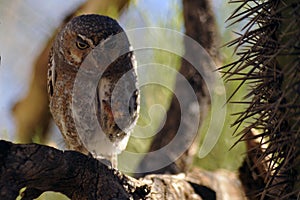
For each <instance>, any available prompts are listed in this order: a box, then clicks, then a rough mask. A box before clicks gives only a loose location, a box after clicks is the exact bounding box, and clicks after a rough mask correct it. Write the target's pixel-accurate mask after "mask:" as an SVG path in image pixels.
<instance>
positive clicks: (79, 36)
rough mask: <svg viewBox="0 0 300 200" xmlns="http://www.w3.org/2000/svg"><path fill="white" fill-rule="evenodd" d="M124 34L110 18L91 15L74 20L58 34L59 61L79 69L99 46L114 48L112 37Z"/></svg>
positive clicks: (56, 44)
mask: <svg viewBox="0 0 300 200" xmlns="http://www.w3.org/2000/svg"><path fill="white" fill-rule="evenodd" d="M121 32H124V31H123V29H122V28H121V26H120V25H119V24H118V22H117V21H116V20H114V19H112V18H110V17H107V16H101V15H95V14H89V15H81V16H78V17H75V18H73V19H72V20H71V21H70V22H68V23H67V24H66V26H65V27H64V28H63V29H62V30H61V31H60V33H59V34H58V36H57V38H56V40H55V43H54V45H55V46H56V48H54V49H57V50H58V51H59V52H55V53H57V54H58V56H59V58H60V59H59V60H64V62H66V63H68V64H69V65H71V66H73V67H75V68H79V67H80V65H81V64H82V62H83V60H84V59H85V58H86V56H87V55H88V54H89V53H90V52H91V51H92V50H93V49H94V48H95V47H96V46H98V45H101V46H103V47H104V48H105V47H106V48H107V47H110V48H114V45H115V42H114V41H112V39H111V38H112V36H113V35H116V34H118V33H121Z"/></svg>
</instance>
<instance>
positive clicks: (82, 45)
mask: <svg viewBox="0 0 300 200" xmlns="http://www.w3.org/2000/svg"><path fill="white" fill-rule="evenodd" d="M76 46H77V48H78V49H81V50H83V49H86V48H89V47H90V45H89V44H87V43H86V42H83V41H77V42H76Z"/></svg>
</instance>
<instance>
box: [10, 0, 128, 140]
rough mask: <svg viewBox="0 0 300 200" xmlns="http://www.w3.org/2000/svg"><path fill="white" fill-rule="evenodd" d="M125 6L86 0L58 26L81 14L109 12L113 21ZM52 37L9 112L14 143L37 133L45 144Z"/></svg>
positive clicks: (119, 0) (122, 0) (114, 0)
mask: <svg viewBox="0 0 300 200" xmlns="http://www.w3.org/2000/svg"><path fill="white" fill-rule="evenodd" d="M128 4H129V0H102V1H98V0H90V1H87V2H86V3H84V4H82V5H81V6H80V7H79V8H77V9H76V10H74V11H73V12H72V13H70V14H68V15H67V16H66V17H65V19H64V20H63V22H62V24H61V26H63V25H64V24H65V23H67V22H68V21H69V20H70V18H72V17H74V16H76V15H78V14H83V13H100V14H103V15H108V14H109V12H111V11H113V13H112V15H113V17H117V16H119V15H120V14H121V12H122V10H123V9H124V8H125V7H127V6H128ZM56 33H57V30H56V31H54V33H53V36H52V37H51V38H50V39H49V41H48V42H47V43H46V45H45V47H44V49H43V50H41V54H39V55H38V56H37V59H36V61H35V63H34V66H33V73H32V78H31V82H30V85H29V89H28V92H27V94H26V95H25V97H24V98H23V99H21V100H20V101H18V102H17V103H16V104H15V105H14V106H13V108H12V113H13V116H14V118H15V122H16V135H17V140H18V141H19V142H22V143H29V142H32V138H33V137H34V136H35V135H36V134H37V133H38V134H39V138H40V140H41V142H45V140H46V133H47V130H48V126H49V122H50V119H51V115H50V113H49V108H48V104H49V102H48V95H47V82H46V81H47V65H48V56H49V51H50V48H51V45H52V41H53V38H54V36H55V35H56ZM28 113H30V114H28Z"/></svg>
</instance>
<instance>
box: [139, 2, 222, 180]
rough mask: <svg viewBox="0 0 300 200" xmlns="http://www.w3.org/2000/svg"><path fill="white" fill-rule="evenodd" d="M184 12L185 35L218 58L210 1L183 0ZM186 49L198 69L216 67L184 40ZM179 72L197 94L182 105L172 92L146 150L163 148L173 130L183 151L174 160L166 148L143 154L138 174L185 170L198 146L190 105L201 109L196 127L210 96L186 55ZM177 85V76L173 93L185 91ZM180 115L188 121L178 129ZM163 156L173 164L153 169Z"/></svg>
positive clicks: (204, 111)
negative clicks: (150, 153) (159, 127)
mask: <svg viewBox="0 0 300 200" xmlns="http://www.w3.org/2000/svg"><path fill="white" fill-rule="evenodd" d="M183 16H184V23H185V29H186V35H187V36H189V37H191V38H192V39H194V40H195V41H196V42H198V43H199V44H200V45H201V46H202V47H203V48H204V49H205V50H206V51H207V52H208V54H209V55H210V56H211V57H212V58H213V59H214V60H215V62H217V61H218V60H219V57H218V50H217V43H218V39H217V38H218V35H217V28H216V24H215V19H214V15H213V12H212V9H211V5H210V1H208V0H202V1H194V0H183ZM185 51H186V52H185V55H186V56H185V57H189V59H191V60H192V61H195V63H197V65H199V66H201V68H202V69H201V70H202V71H203V72H208V71H213V70H215V66H212V65H210V64H207V63H205V61H204V60H203V59H201V58H202V57H201V53H200V52H199V54H198V53H197V52H195V51H197V50H195V49H193V48H191V47H190V45H189V44H188V43H187V42H186V41H185ZM190 55H193V57H190ZM179 73H180V74H181V75H183V76H184V77H185V78H186V79H187V80H188V82H189V84H190V85H191V86H192V88H193V90H194V92H195V94H196V96H197V100H198V102H193V101H189V100H188V99H187V100H185V101H184V102H183V103H182V104H181V105H179V102H178V100H177V98H176V97H175V95H173V98H172V100H171V104H170V108H169V110H168V112H167V119H166V122H165V124H164V126H163V128H162V129H161V130H160V131H159V132H158V133H157V134H156V135H155V138H154V139H153V141H152V144H151V146H150V149H149V152H152V151H156V150H158V149H160V148H163V147H164V146H166V145H167V144H168V143H169V142H170V141H171V140H172V139H173V138H174V137H175V135H176V134H177V135H178V136H179V137H180V139H179V140H178V141H180V143H178V144H173V145H174V146H177V147H178V148H179V147H185V148H186V151H184V152H182V153H183V154H182V155H181V156H180V158H179V159H177V160H174V157H178V155H172V154H173V152H168V151H167V152H166V155H161V154H160V155H158V156H157V157H155V155H154V154H152V155H154V156H149V155H146V156H145V157H144V159H143V160H142V161H141V163H140V165H139V166H138V169H137V171H138V172H145V173H140V174H136V176H137V177H140V176H144V175H145V174H148V173H162V174H164V173H171V174H176V173H179V172H186V171H187V170H188V168H189V167H190V166H191V164H192V161H193V157H194V155H195V154H196V150H197V149H198V145H199V137H195V135H197V131H198V129H197V130H193V128H192V127H193V126H195V124H193V119H194V118H195V117H199V116H195V113H194V111H193V109H191V106H192V105H193V104H195V103H196V104H197V105H199V106H200V109H199V110H200V112H196V115H197V114H198V115H199V114H200V123H199V124H197V127H200V125H201V124H202V121H203V119H204V118H205V116H206V114H207V111H208V107H209V105H210V96H209V93H208V90H207V87H206V83H205V82H204V79H203V77H201V75H200V74H199V72H198V71H197V70H196V69H195V67H194V66H193V65H191V64H190V63H189V62H187V61H186V60H185V59H182V63H181V68H180V71H179ZM205 74H210V73H205ZM202 75H203V74H202ZM180 86H181V83H180V82H178V80H177V82H176V87H175V93H176V92H177V93H178V94H181V93H184V91H182V87H180ZM181 108H183V110H184V111H185V112H184V113H181ZM181 118H183V119H188V120H186V121H189V122H188V123H183V124H181V125H182V126H183V128H182V131H181V132H180V131H178V127H179V124H180V120H181ZM190 141H193V142H192V145H191V146H187V143H189V142H190ZM156 155H157V154H156ZM162 158H163V159H168V160H170V161H172V164H170V165H168V166H166V167H165V168H163V169H160V170H155V171H153V170H152V166H155V163H156V162H157V163H159V162H160V161H161V159H162Z"/></svg>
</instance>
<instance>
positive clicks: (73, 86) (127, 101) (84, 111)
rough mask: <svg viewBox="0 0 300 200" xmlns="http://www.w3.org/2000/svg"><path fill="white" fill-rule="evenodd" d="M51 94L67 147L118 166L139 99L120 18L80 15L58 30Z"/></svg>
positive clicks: (50, 76)
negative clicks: (119, 21)
mask: <svg viewBox="0 0 300 200" xmlns="http://www.w3.org/2000/svg"><path fill="white" fill-rule="evenodd" d="M124 77H125V78H124ZM80 91H81V93H80ZM78 93H80V94H78ZM48 96H49V102H50V105H49V107H50V112H51V114H52V116H53V119H54V121H55V123H56V125H57V126H58V128H59V130H60V132H61V134H62V135H63V138H64V140H65V143H66V145H67V148H69V149H71V150H76V151H79V152H82V153H84V154H92V155H93V156H94V157H96V158H105V159H108V160H110V161H111V163H112V165H113V167H116V165H117V161H116V156H117V155H118V154H119V153H121V152H122V151H123V150H124V149H125V148H126V145H127V142H128V139H129V136H130V133H131V131H132V129H133V128H134V126H135V124H136V121H137V118H138V114H139V99H140V98H139V90H138V85H137V73H136V61H135V57H134V54H133V51H132V49H131V46H130V44H129V41H128V38H127V36H126V34H125V32H124V30H123V29H122V28H121V26H120V25H119V24H118V22H117V21H116V20H114V19H112V18H110V17H107V16H102V15H96V14H89V15H81V16H78V17H75V18H73V19H71V20H70V22H68V23H67V24H66V25H65V26H64V27H63V28H62V29H61V30H60V31H59V33H58V34H57V36H56V38H55V40H54V42H53V45H52V49H51V52H50V56H49V64H48Z"/></svg>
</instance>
